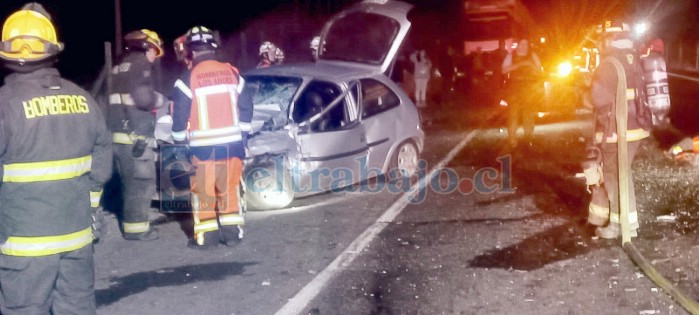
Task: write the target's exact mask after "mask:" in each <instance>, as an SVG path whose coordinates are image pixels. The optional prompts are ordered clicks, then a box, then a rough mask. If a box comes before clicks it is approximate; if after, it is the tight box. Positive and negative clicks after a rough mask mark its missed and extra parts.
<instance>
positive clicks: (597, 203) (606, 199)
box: [588, 141, 641, 230]
mask: <svg viewBox="0 0 699 315" xmlns="http://www.w3.org/2000/svg"><path fill="white" fill-rule="evenodd" d="M640 146H641V141H631V142H628V159H629V164H628V165H629V171H630V170H631V164H632V163H633V160H634V157H635V156H636V152H637V151H638V148H639V147H640ZM617 151H618V149H617V144H616V143H605V144H603V145H602V176H603V179H604V182H603V184H602V187H601V188H602V189H595V190H593V191H592V202H591V203H590V210H589V211H590V213H589V216H588V221H589V222H590V223H592V224H595V225H603V223H604V222H605V221H607V220H608V221H609V223H611V224H620V223H621V221H620V215H619V173H618V164H619V163H618V162H619V160H618V157H617ZM628 194H629V226H630V228H631V229H632V230H636V229H638V228H639V223H638V212H637V211H636V193H635V191H634V183H633V176H632V174H631V173H630V172H629V192H628Z"/></svg>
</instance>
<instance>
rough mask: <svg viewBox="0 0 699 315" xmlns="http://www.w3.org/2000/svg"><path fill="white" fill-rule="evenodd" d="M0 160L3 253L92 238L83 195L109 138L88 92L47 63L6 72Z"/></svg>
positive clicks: (78, 244) (74, 245)
mask: <svg viewBox="0 0 699 315" xmlns="http://www.w3.org/2000/svg"><path fill="white" fill-rule="evenodd" d="M0 166H2V169H3V170H4V172H3V175H2V183H0V236H1V237H2V238H3V239H5V238H6V239H7V241H6V242H5V243H4V244H2V245H0V251H2V253H3V254H5V255H13V256H45V255H52V254H57V253H62V252H67V251H72V250H76V249H79V248H82V247H84V246H87V245H89V244H91V243H92V230H91V225H92V217H91V214H92V210H91V201H99V192H101V189H102V186H103V185H104V183H105V182H106V181H107V180H108V179H109V177H110V176H111V173H112V144H111V135H110V133H109V130H108V129H107V126H106V124H105V120H104V116H103V115H102V113H101V111H100V108H99V106H98V104H97V102H96V101H95V100H94V99H93V98H92V96H90V94H89V93H88V92H86V91H85V90H83V89H82V88H80V87H79V86H77V85H75V84H73V83H71V82H69V81H67V80H65V79H62V78H61V77H60V75H59V73H58V70H56V69H54V68H42V69H39V70H36V71H34V72H30V73H13V74H10V75H9V76H7V77H6V78H5V85H4V86H3V87H2V88H0ZM91 192H92V193H91ZM92 205H93V206H96V205H95V204H94V203H93V204H92ZM0 242H2V241H0Z"/></svg>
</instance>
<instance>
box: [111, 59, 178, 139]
mask: <svg viewBox="0 0 699 315" xmlns="http://www.w3.org/2000/svg"><path fill="white" fill-rule="evenodd" d="M152 68H153V66H152V64H151V63H150V62H149V61H148V59H147V58H146V56H145V55H144V54H143V53H141V52H133V53H128V54H127V55H126V56H125V57H124V59H123V60H122V61H121V62H120V63H119V64H118V65H116V66H114V68H113V69H112V86H111V91H110V94H109V112H108V117H107V124H108V125H109V129H110V130H111V131H112V133H113V141H114V143H120V144H132V143H133V142H134V141H135V140H136V139H143V140H145V139H146V138H153V137H154V136H153V131H154V129H155V116H154V114H153V113H152V110H153V109H155V108H157V107H160V106H162V105H163V104H165V103H166V100H165V98H164V97H163V96H162V94H160V93H158V92H156V91H155V89H154V86H155V83H154V80H153V77H152Z"/></svg>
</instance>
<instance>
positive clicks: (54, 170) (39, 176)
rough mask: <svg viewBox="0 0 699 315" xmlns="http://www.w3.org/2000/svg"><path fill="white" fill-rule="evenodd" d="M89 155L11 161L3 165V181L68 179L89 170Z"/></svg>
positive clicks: (90, 158) (27, 181)
mask: <svg viewBox="0 0 699 315" xmlns="http://www.w3.org/2000/svg"><path fill="white" fill-rule="evenodd" d="M91 165H92V157H91V156H89V155H88V156H83V157H79V158H74V159H65V160H57V161H44V162H30V163H12V164H6V165H4V168H5V173H4V174H3V176H2V181H3V182H15V183H29V182H43V181H51V180H61V179H69V178H73V177H78V176H81V175H83V174H85V173H87V172H89V171H90V166H91Z"/></svg>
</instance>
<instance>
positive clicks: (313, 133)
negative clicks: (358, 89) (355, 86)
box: [292, 81, 368, 192]
mask: <svg viewBox="0 0 699 315" xmlns="http://www.w3.org/2000/svg"><path fill="white" fill-rule="evenodd" d="M358 115H359V114H358V110H357V106H356V103H355V102H354V101H353V100H352V99H351V97H350V96H349V93H348V87H347V86H344V85H343V86H339V85H337V84H334V83H330V82H325V81H312V82H310V83H309V84H308V85H307V86H306V88H305V89H304V90H303V91H302V92H301V94H299V97H298V98H297V100H296V104H295V106H294V110H293V113H292V119H293V120H294V121H297V122H299V131H298V134H297V135H296V139H297V142H298V145H299V153H300V155H301V161H300V162H301V163H300V167H301V168H302V169H299V170H297V171H298V172H300V173H302V174H299V175H301V176H298V177H297V178H299V179H301V180H302V182H299V183H297V185H298V189H299V190H301V191H302V192H306V191H307V190H308V189H311V190H313V192H320V191H325V190H328V189H334V188H340V187H343V186H347V185H350V184H352V183H355V182H357V181H359V179H360V175H361V173H360V172H361V169H360V166H361V163H362V162H361V161H362V160H366V159H367V154H368V148H367V144H366V134H365V132H364V128H363V127H362V125H361V124H360V122H359V119H358ZM309 172H310V173H311V174H309ZM307 175H310V176H307Z"/></svg>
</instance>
